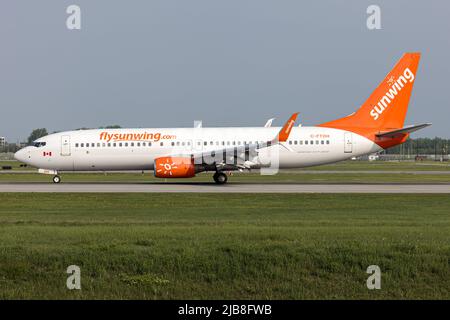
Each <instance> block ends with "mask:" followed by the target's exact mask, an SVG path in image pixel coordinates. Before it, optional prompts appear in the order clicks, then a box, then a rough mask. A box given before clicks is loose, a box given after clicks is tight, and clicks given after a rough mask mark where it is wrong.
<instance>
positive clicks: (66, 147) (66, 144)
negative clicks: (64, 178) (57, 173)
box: [61, 136, 70, 156]
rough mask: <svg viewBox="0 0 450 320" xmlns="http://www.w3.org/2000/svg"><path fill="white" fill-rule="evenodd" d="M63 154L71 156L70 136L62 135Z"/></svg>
mask: <svg viewBox="0 0 450 320" xmlns="http://www.w3.org/2000/svg"><path fill="white" fill-rule="evenodd" d="M61 155H62V156H70V136H62V137H61Z"/></svg>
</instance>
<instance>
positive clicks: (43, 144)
mask: <svg viewBox="0 0 450 320" xmlns="http://www.w3.org/2000/svg"><path fill="white" fill-rule="evenodd" d="M46 144H47V142H34V143H33V146H35V147H36V148H40V147H43V146H45V145H46Z"/></svg>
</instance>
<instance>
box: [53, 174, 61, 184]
mask: <svg viewBox="0 0 450 320" xmlns="http://www.w3.org/2000/svg"><path fill="white" fill-rule="evenodd" d="M60 182H61V177H60V176H58V175H56V176H54V177H53V183H60Z"/></svg>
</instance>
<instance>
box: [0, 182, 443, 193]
mask: <svg viewBox="0 0 450 320" xmlns="http://www.w3.org/2000/svg"><path fill="white" fill-rule="evenodd" d="M0 192H57V193H61V192H66V193H67V192H73V193H80V192H97V193H103V192H106V193H120V192H125V193H130V192H148V193H161V192H164V193H167V192H200V193H208V192H211V193H450V184H275V183H274V184H256V183H255V184H251V183H229V184H226V185H215V184H214V183H183V184H179V183H167V184H164V183H134V184H133V183H128V184H124V183H61V184H53V183H1V184H0Z"/></svg>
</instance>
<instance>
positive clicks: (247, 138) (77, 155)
mask: <svg viewBox="0 0 450 320" xmlns="http://www.w3.org/2000/svg"><path fill="white" fill-rule="evenodd" d="M279 131H280V128H279V127H270V128H258V127H255V128H247V127H246V128H175V129H169V128H151V129H98V130H97V129H96V130H78V131H67V132H61V133H55V134H51V135H48V136H46V137H43V138H40V139H38V140H36V142H38V143H37V145H38V146H37V147H36V146H28V147H26V148H24V149H22V150H20V151H19V152H18V153H16V155H15V157H16V159H18V160H20V161H22V162H25V163H28V164H30V165H32V166H34V167H37V168H40V169H48V170H55V171H92V170H95V171H97V170H99V171H108V170H152V169H153V166H154V160H155V159H156V158H158V157H162V156H173V155H189V154H195V153H199V152H205V151H209V150H218V149H221V148H228V149H229V148H233V147H236V146H239V145H243V144H244V143H246V144H248V143H256V142H264V141H270V140H272V139H273V138H274V137H275V136H276V135H277V133H278V132H279ZM281 144H283V145H284V146H285V147H283V146H280V145H273V146H272V147H270V148H272V150H275V151H276V152H277V153H278V157H279V168H281V169H282V168H301V167H309V166H315V165H321V164H326V163H332V162H337V161H342V160H346V159H349V158H352V157H355V156H361V155H365V154H370V153H374V152H377V151H380V150H382V148H381V147H380V146H378V145H377V144H376V143H374V142H373V141H371V140H369V139H367V138H365V137H363V136H360V135H358V134H355V133H352V132H349V131H345V130H339V129H331V128H323V127H294V128H293V129H292V131H291V134H290V136H289V139H288V141H286V142H282V143H281ZM273 148H275V149H273ZM264 152H265V151H263V152H262V153H261V154H259V155H258V156H257V157H256V158H253V159H250V163H251V164H253V165H252V167H255V168H256V167H260V166H259V165H258V164H259V163H260V161H259V160H260V159H258V157H264Z"/></svg>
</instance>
